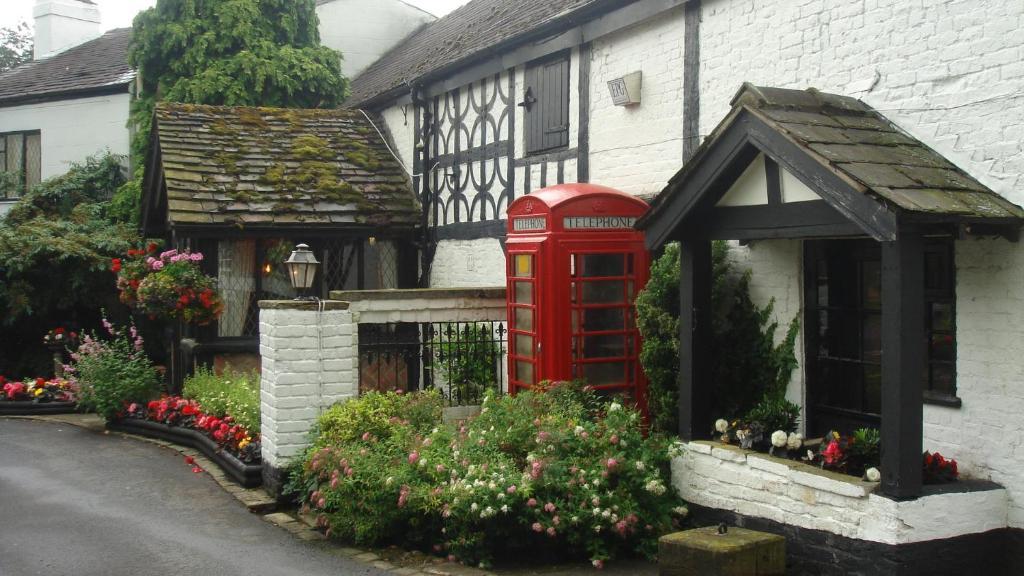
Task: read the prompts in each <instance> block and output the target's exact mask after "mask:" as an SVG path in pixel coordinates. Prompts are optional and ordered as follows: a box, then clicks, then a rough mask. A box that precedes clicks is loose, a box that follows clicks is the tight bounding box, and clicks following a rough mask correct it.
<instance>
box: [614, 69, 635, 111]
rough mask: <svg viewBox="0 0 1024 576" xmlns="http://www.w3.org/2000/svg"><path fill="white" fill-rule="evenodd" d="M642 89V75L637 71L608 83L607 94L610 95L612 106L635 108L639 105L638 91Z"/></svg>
mask: <svg viewBox="0 0 1024 576" xmlns="http://www.w3.org/2000/svg"><path fill="white" fill-rule="evenodd" d="M642 87H643V73H642V72H640V71H639V70H638V71H636V72H631V73H629V74H626V75H625V76H622V77H621V78H616V79H614V80H609V81H608V92H609V93H611V95H612V104H615V105H616V106H635V105H637V104H639V103H640V90H641V88H642Z"/></svg>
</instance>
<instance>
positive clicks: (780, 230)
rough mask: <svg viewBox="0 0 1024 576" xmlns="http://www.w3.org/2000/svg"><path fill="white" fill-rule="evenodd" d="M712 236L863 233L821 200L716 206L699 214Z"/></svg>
mask: <svg viewBox="0 0 1024 576" xmlns="http://www.w3.org/2000/svg"><path fill="white" fill-rule="evenodd" d="M701 220H702V222H703V223H702V227H703V229H705V230H707V234H708V236H709V237H710V238H712V239H714V240H765V239H770V238H822V237H829V238H832V237H847V236H863V235H864V230H862V229H861V228H860V227H858V226H857V225H856V224H854V223H853V222H850V221H849V220H847V219H846V218H845V217H844V216H843V215H842V214H840V213H839V212H837V211H836V209H835V208H833V207H832V206H830V205H829V204H828V203H827V202H825V201H823V200H812V201H808V202H792V203H790V204H777V205H771V204H770V205H767V206H730V207H716V208H713V209H711V210H710V211H708V213H707V216H706V217H702V218H701Z"/></svg>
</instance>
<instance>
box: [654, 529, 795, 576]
mask: <svg viewBox="0 0 1024 576" xmlns="http://www.w3.org/2000/svg"><path fill="white" fill-rule="evenodd" d="M658 573H659V574H660V576H689V575H693V574H699V575H702V576H777V575H778V576H781V575H784V574H785V573H786V539H785V538H783V537H782V536H779V535H776V534H768V533H766V532H756V531H754V530H747V529H745V528H734V527H730V528H729V529H728V532H726V533H725V534H719V533H718V528H717V527H716V526H711V527H708V528H697V529H694V530H687V531H685V532H675V533H672V534H668V535H665V536H662V537H661V538H660V539H659V540H658Z"/></svg>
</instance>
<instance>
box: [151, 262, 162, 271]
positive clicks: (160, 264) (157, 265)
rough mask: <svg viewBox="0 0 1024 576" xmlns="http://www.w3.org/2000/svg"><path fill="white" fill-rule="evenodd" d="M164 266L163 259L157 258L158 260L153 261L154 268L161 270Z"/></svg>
mask: <svg viewBox="0 0 1024 576" xmlns="http://www.w3.org/2000/svg"><path fill="white" fill-rule="evenodd" d="M163 267H164V263H163V261H162V260H157V261H155V262H153V270H161V269H163Z"/></svg>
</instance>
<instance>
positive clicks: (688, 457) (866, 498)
mask: <svg viewBox="0 0 1024 576" xmlns="http://www.w3.org/2000/svg"><path fill="white" fill-rule="evenodd" d="M839 478H840V477H839V476H838V475H835V474H829V473H824V472H821V471H820V470H817V469H815V468H814V467H812V466H807V465H804V464H800V463H796V462H789V461H785V460H780V459H776V458H771V457H769V456H767V455H763V454H755V453H748V452H745V451H743V450H739V449H737V448H735V447H731V446H722V445H714V444H713V443H707V442H691V443H689V444H686V445H684V447H683V454H682V456H680V457H677V458H674V459H673V461H672V483H673V485H674V486H675V487H676V489H677V490H678V491H679V493H680V495H681V496H682V497H683V499H685V500H686V501H688V502H693V503H695V504H699V505H701V506H707V507H712V508H719V509H723V510H731V511H733V512H737V513H739V514H743V515H746V516H756V517H759V518H767V519H769V520H774V521H776V522H781V523H784V524H789V525H792V526H799V527H802V528H808V529H812V530H824V531H826V532H831V533H832V534H838V535H840V536H845V537H847V538H856V539H860V540H869V541H872V542H882V543H885V544H906V543H910V542H921V541H925V540H938V539H943V538H952V537H954V536H960V535H963V534H973V533H979V532H986V531H988V530H995V529H998V528H1005V527H1006V504H1007V502H1006V491H1005V490H1002V489H996V490H985V491H977V492H960V493H952V494H936V495H931V496H925V497H922V498H919V499H917V500H910V501H905V502H899V501H896V500H890V499H888V498H885V497H882V496H878V495H875V494H874V491H875V490H876V489H877V487H878V484H874V483H869V482H860V481H857V480H856V479H853V478H851V479H849V480H847V479H839Z"/></svg>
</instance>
